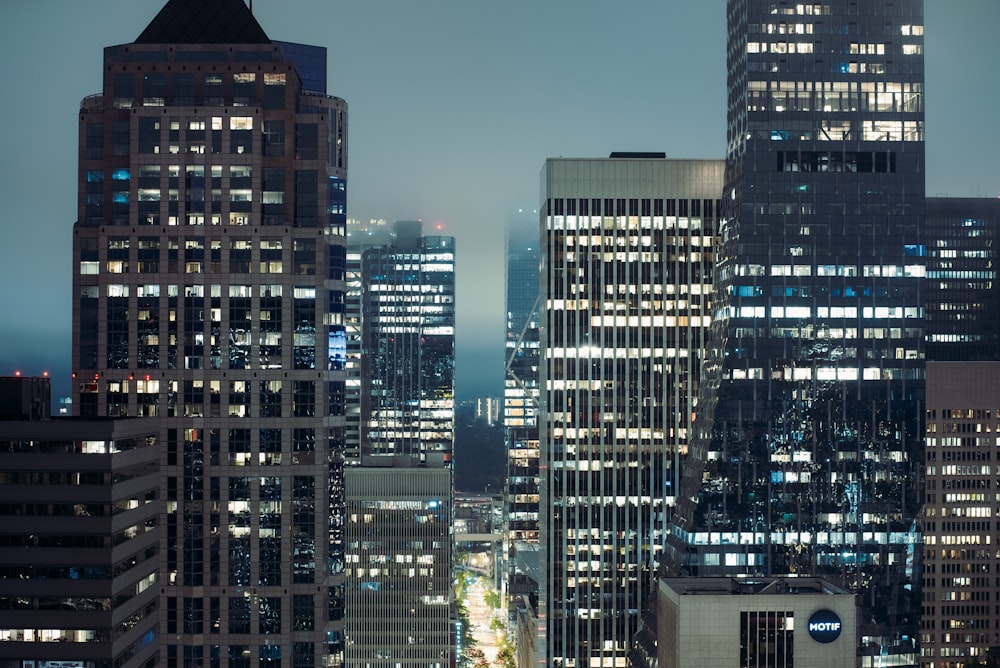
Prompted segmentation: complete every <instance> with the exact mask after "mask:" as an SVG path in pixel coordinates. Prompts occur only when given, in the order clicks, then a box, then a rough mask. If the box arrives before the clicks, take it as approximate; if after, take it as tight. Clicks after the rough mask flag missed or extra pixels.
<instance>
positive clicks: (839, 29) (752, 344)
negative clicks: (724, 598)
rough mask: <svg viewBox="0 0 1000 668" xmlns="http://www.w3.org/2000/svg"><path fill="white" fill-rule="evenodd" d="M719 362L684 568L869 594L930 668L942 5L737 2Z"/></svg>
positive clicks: (702, 408)
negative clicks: (929, 15) (924, 533)
mask: <svg viewBox="0 0 1000 668" xmlns="http://www.w3.org/2000/svg"><path fill="white" fill-rule="evenodd" d="M727 18H728V44H727V64H728V90H729V108H728V133H727V141H728V143H727V155H726V183H725V189H724V192H723V198H722V201H723V206H724V211H723V214H724V219H723V221H722V226H721V237H722V247H721V252H720V257H719V260H718V264H717V266H716V271H715V276H716V285H715V294H716V296H717V297H718V300H717V302H716V303H715V305H714V307H713V345H712V351H713V353H717V354H714V356H713V358H712V359H711V360H710V361H709V363H707V364H706V368H707V371H708V373H707V374H706V376H705V378H706V382H705V383H703V387H702V389H703V390H705V395H704V396H705V398H704V400H703V401H701V402H700V403H699V407H698V425H699V426H700V428H701V429H702V430H703V432H702V436H703V437H699V438H698V439H696V441H695V447H694V448H692V458H691V460H690V464H691V465H690V466H689V467H688V468H687V469H686V473H687V475H686V476H685V484H684V488H683V491H682V494H681V497H680V499H679V506H678V509H679V514H678V526H677V527H675V530H674V534H673V538H674V542H672V545H673V546H674V547H677V548H678V549H677V550H676V551H674V550H671V551H670V553H669V554H668V559H667V560H666V562H665V563H666V564H667V565H668V566H670V567H672V569H674V570H676V571H677V572H683V573H690V574H701V575H705V574H727V575H728V574H735V573H753V574H766V575H772V574H775V575H777V574H785V573H807V574H812V575H821V576H823V577H825V578H827V579H831V580H834V581H836V582H837V583H839V584H841V585H843V586H846V587H848V588H850V589H852V590H855V591H858V592H859V593H861V594H862V596H861V600H862V603H863V604H864V605H863V608H862V618H861V622H860V625H859V629H860V634H861V639H860V643H861V652H862V654H863V655H864V659H863V665H865V666H868V665H875V664H876V662H877V660H878V657H879V656H883V657H884V656H890V655H891V656H892V659H891V661H893V662H894V664H893V665H910V664H912V663H913V662H914V661H915V653H914V650H915V637H916V633H917V622H918V616H919V596H918V595H917V593H916V591H915V590H916V589H917V588H918V586H919V578H918V577H916V574H917V573H916V568H915V566H916V565H917V564H918V557H919V554H918V553H919V550H918V547H917V546H918V545H919V536H918V534H917V530H916V524H915V521H914V520H915V518H916V516H917V513H918V511H919V496H918V490H919V486H920V480H921V453H922V448H921V433H922V432H921V421H922V401H923V387H924V380H923V358H924V291H923V280H924V274H925V267H924V262H925V255H926V246H925V241H924V236H923V235H924V233H923V218H924V148H923V147H924V106H923V72H924V68H923V30H924V27H923V3H922V0H896V1H895V2H886V1H881V0H880V1H877V2H864V3H862V2H853V1H849V0H827V1H825V2H822V3H795V2H780V1H777V0H729V1H728V3H727Z"/></svg>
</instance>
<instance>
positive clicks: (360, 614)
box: [346, 221, 455, 668]
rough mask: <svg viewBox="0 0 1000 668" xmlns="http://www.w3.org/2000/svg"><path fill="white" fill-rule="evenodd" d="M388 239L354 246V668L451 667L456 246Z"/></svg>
mask: <svg viewBox="0 0 1000 668" xmlns="http://www.w3.org/2000/svg"><path fill="white" fill-rule="evenodd" d="M352 227H354V226H352ZM392 230H393V233H392V234H388V233H383V234H373V235H368V234H367V233H365V232H363V231H361V230H358V229H352V235H351V237H350V241H351V253H350V254H349V255H350V257H351V260H352V262H351V265H352V266H351V269H352V270H353V271H352V273H353V276H352V281H351V286H350V287H351V291H350V294H351V300H352V303H351V304H350V306H351V308H350V312H351V315H352V318H351V323H352V327H353V330H354V331H353V332H352V336H356V341H352V344H351V348H352V354H354V348H355V346H357V348H358V350H357V355H358V358H357V362H358V363H357V364H353V361H352V367H351V375H352V376H356V378H352V379H351V380H352V381H353V380H356V381H357V383H356V384H357V387H358V390H359V391H358V399H359V404H360V406H359V410H358V415H359V426H360V429H359V443H358V456H357V457H355V456H353V455H352V457H351V458H350V459H349V460H348V464H349V467H348V469H347V471H346V483H347V484H346V492H347V496H346V498H347V585H348V590H347V604H348V614H347V663H348V665H350V666H370V667H371V668H376V667H385V668H400V667H404V668H405V667H410V666H412V667H414V668H415V667H418V666H419V667H422V668H448V667H449V666H451V665H452V662H453V658H454V648H455V636H454V633H453V628H452V624H451V622H452V614H451V610H452V609H451V565H452V564H451V558H452V517H453V513H452V509H453V506H454V503H453V496H454V494H453V483H452V466H451V464H452V452H453V450H454V440H455V399H454V394H455V239H454V238H453V237H446V236H423V235H422V224H421V223H420V222H419V221H397V222H396V223H395V224H394V225H393V228H392ZM385 232H387V230H386V231H385Z"/></svg>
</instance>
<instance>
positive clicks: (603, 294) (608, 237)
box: [537, 154, 723, 668]
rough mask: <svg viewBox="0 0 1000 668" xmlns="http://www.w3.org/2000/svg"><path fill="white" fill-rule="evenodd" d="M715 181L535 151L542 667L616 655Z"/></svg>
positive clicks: (696, 353) (700, 287)
mask: <svg viewBox="0 0 1000 668" xmlns="http://www.w3.org/2000/svg"><path fill="white" fill-rule="evenodd" d="M722 179H723V162H722V161H721V160H666V159H664V156H663V155H662V154H612V157H611V158H605V159H578V160H573V159H550V160H547V161H546V163H545V167H544V169H543V172H542V188H543V191H542V210H541V212H540V219H541V220H540V223H541V231H542V244H541V249H542V272H541V301H540V311H541V312H540V322H541V330H540V344H541V345H540V353H539V355H540V360H541V365H540V370H541V371H540V413H539V434H540V464H539V471H540V475H539V477H540V488H541V489H540V491H541V510H540V518H539V525H540V526H539V528H540V537H541V550H540V552H541V563H542V564H543V566H544V571H545V572H544V576H543V579H544V580H545V582H543V583H541V586H540V588H539V597H540V601H539V614H538V628H539V634H540V635H541V636H542V637H543V638H544V642H539V643H538V645H537V647H538V649H539V653H540V654H542V653H543V656H539V659H538V660H539V662H540V665H546V666H550V667H558V666H561V667H563V668H570V667H576V668H584V667H588V668H594V667H598V666H624V665H625V661H626V653H627V651H628V648H629V644H630V640H631V638H632V635H633V634H634V633H635V631H636V629H637V627H638V623H639V613H640V610H641V609H642V608H643V607H644V606H645V605H646V601H647V599H648V597H649V595H650V593H651V592H652V590H651V585H652V583H653V575H654V574H655V572H656V564H657V562H658V560H659V558H660V555H661V551H662V548H663V545H664V543H665V541H666V535H667V531H668V527H669V519H670V516H671V513H672V510H673V502H674V497H675V495H676V489H677V484H678V477H679V469H680V463H681V460H682V459H683V458H684V455H685V453H686V452H687V450H688V448H689V445H690V438H691V433H692V429H693V427H694V423H693V420H694V409H695V404H694V400H695V397H696V395H697V389H698V382H699V374H700V367H701V363H702V360H703V358H704V354H705V342H706V338H707V334H708V328H709V324H710V320H711V317H710V312H709V304H710V303H711V302H710V300H711V294H712V289H713V288H712V286H711V276H712V264H713V261H714V259H715V258H714V251H715V247H716V229H717V225H718V215H719V193H720V192H721V189H722V182H723V181H722Z"/></svg>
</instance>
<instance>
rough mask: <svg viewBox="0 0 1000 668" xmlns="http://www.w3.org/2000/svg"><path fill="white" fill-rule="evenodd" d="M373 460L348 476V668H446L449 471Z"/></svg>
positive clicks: (403, 460) (449, 646)
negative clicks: (381, 462)
mask: <svg viewBox="0 0 1000 668" xmlns="http://www.w3.org/2000/svg"><path fill="white" fill-rule="evenodd" d="M376 460H383V461H384V464H385V465H384V466H379V465H378V462H375V463H373V464H371V465H367V466H358V467H350V468H348V469H347V519H348V521H347V542H348V550H347V551H348V555H347V559H348V564H347V582H348V595H347V602H348V610H347V628H346V634H347V662H346V665H347V666H351V667H352V668H355V667H356V668H410V667H413V668H416V667H417V666H420V667H422V668H449V666H451V665H453V661H454V647H455V640H454V638H455V632H454V629H453V628H452V618H451V617H452V616H451V596H450V594H451V554H452V536H451V529H452V502H451V496H452V489H451V488H452V482H451V469H450V468H448V467H445V466H443V465H442V464H441V463H440V462H437V463H430V464H427V465H426V466H422V467H419V468H416V467H411V466H410V464H413V463H414V460H413V459H412V458H410V457H399V458H396V457H377V458H376ZM394 460H395V461H394Z"/></svg>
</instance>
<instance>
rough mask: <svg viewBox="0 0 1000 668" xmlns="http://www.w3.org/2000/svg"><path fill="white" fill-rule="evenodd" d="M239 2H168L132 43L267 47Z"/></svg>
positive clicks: (266, 38)
mask: <svg viewBox="0 0 1000 668" xmlns="http://www.w3.org/2000/svg"><path fill="white" fill-rule="evenodd" d="M270 42H271V40H270V39H268V37H267V35H266V34H264V29H263V28H261V27H260V24H259V23H257V19H255V18H254V16H253V14H251V13H250V8H249V7H247V6H246V4H245V3H244V1H243V0H168V2H167V4H166V5H164V6H163V9H161V10H160V13H159V14H157V15H156V18H154V19H153V20H152V21H151V22H150V24H149V25H148V26H146V29H145V30H143V31H142V34H141V35H139V37H138V38H137V39H136V40H135V43H136V44H268V43H270Z"/></svg>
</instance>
